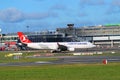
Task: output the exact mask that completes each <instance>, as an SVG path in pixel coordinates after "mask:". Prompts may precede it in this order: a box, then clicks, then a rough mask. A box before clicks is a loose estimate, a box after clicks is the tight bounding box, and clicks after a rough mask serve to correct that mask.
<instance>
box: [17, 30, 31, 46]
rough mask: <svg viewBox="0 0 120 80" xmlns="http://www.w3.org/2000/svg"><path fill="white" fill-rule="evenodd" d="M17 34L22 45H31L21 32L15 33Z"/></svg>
mask: <svg viewBox="0 0 120 80" xmlns="http://www.w3.org/2000/svg"><path fill="white" fill-rule="evenodd" d="M17 34H18V37H19V39H20V41H21V42H22V43H24V44H27V43H31V41H30V40H29V39H28V38H27V37H26V36H25V35H24V34H23V33H22V32H17Z"/></svg>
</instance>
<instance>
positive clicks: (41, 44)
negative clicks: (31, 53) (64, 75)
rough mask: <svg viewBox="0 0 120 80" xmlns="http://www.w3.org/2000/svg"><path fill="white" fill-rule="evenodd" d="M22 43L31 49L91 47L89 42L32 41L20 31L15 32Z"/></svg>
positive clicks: (69, 49)
mask: <svg viewBox="0 0 120 80" xmlns="http://www.w3.org/2000/svg"><path fill="white" fill-rule="evenodd" d="M17 34H18V37H19V39H20V41H21V43H22V44H25V45H26V46H27V47H29V48H33V49H50V50H51V52H57V51H74V50H75V48H93V47H95V45H93V44H92V43H90V42H32V41H30V40H29V39H28V37H26V36H25V35H24V34H23V33H22V32H17Z"/></svg>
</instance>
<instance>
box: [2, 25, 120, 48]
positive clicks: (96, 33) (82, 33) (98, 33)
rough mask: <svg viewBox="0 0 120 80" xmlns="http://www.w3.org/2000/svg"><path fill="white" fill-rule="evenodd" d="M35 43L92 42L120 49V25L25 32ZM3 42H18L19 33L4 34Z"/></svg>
mask: <svg viewBox="0 0 120 80" xmlns="http://www.w3.org/2000/svg"><path fill="white" fill-rule="evenodd" d="M23 33H24V34H26V35H27V36H28V37H29V39H30V40H32V41H33V42H68V41H90V42H92V43H93V44H95V45H97V47H102V46H104V47H119V45H120V25H104V26H103V25H99V26H84V27H74V24H68V25H67V27H65V28H57V29H56V31H55V32H51V31H42V32H23ZM0 39H1V42H7V41H8V42H9V41H17V40H18V36H17V33H9V34H3V35H2V36H1V38H0Z"/></svg>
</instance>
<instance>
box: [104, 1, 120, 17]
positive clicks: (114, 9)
mask: <svg viewBox="0 0 120 80" xmlns="http://www.w3.org/2000/svg"><path fill="white" fill-rule="evenodd" d="M119 12H120V0H112V2H111V3H110V4H109V8H108V10H106V14H107V15H108V14H117V13H119Z"/></svg>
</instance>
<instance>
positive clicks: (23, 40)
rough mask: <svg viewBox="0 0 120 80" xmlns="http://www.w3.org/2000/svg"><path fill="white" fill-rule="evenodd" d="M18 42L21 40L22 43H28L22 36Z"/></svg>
mask: <svg viewBox="0 0 120 80" xmlns="http://www.w3.org/2000/svg"><path fill="white" fill-rule="evenodd" d="M20 40H22V42H23V43H28V39H26V37H25V36H24V35H22V36H21V37H20Z"/></svg>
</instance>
